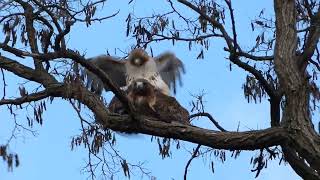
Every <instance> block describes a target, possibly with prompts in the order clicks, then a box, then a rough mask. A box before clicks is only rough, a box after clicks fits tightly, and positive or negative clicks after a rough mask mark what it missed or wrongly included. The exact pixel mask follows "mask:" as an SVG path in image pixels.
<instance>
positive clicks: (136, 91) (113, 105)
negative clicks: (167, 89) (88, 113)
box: [108, 79, 190, 124]
mask: <svg viewBox="0 0 320 180" xmlns="http://www.w3.org/2000/svg"><path fill="white" fill-rule="evenodd" d="M126 93H127V97H128V100H129V101H131V102H132V104H133V106H134V108H135V110H136V111H137V112H138V113H139V114H141V115H145V116H149V117H153V118H156V119H158V120H160V121H164V122H167V123H170V122H172V121H174V122H180V123H183V124H190V122H189V112H188V111H187V110H186V109H185V108H183V107H182V106H181V105H180V104H179V103H178V101H177V100H176V99H175V98H174V97H171V96H167V95H165V94H163V93H162V92H161V91H159V90H158V89H156V88H155V87H154V86H153V85H152V84H151V83H150V82H149V81H147V80H145V79H137V80H134V81H133V82H132V83H131V84H130V85H129V87H128V89H127V90H126ZM108 109H109V110H110V111H111V112H114V113H119V114H126V113H127V112H126V110H125V109H124V107H123V106H122V103H121V102H120V101H119V100H118V99H117V98H116V97H114V98H113V99H112V100H111V102H110V104H109V106H108Z"/></svg>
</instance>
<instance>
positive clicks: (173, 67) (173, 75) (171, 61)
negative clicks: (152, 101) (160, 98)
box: [154, 52, 185, 93]
mask: <svg viewBox="0 0 320 180" xmlns="http://www.w3.org/2000/svg"><path fill="white" fill-rule="evenodd" d="M154 59H155V60H156V64H157V68H158V71H159V73H160V75H161V78H162V79H163V80H164V82H165V83H166V84H167V85H168V86H169V88H170V89H173V92H174V93H176V81H177V80H178V81H179V84H180V86H182V81H181V73H185V69H184V65H183V63H182V61H181V60H180V59H178V58H177V57H176V56H175V55H174V54H173V53H170V52H166V53H163V54H160V55H159V56H157V57H155V58H154Z"/></svg>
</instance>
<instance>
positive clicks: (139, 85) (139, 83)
mask: <svg viewBox="0 0 320 180" xmlns="http://www.w3.org/2000/svg"><path fill="white" fill-rule="evenodd" d="M136 88H137V89H139V90H140V89H143V82H136Z"/></svg>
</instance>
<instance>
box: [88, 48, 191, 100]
mask: <svg viewBox="0 0 320 180" xmlns="http://www.w3.org/2000/svg"><path fill="white" fill-rule="evenodd" d="M89 60H90V61H91V62H93V63H94V64H95V65H96V66H98V67H99V68H100V69H102V70H103V71H104V72H105V73H106V74H107V75H108V76H109V77H110V79H111V80H112V81H113V82H114V83H116V84H117V85H118V86H119V87H121V88H122V89H124V90H125V89H127V88H128V86H129V85H130V84H131V83H132V82H133V81H134V80H136V79H145V80H147V81H148V82H149V83H151V85H153V86H154V87H155V88H156V89H157V90H159V91H161V92H162V93H163V94H166V95H170V89H172V90H173V91H174V93H176V83H177V81H179V83H180V85H182V82H181V74H182V73H185V69H184V66H183V63H182V62H181V60H179V59H178V58H177V57H176V56H175V55H174V54H173V53H170V52H166V53H163V54H160V55H159V56H157V57H151V56H149V55H148V54H147V52H146V51H145V50H143V49H140V48H138V49H134V50H132V51H131V52H130V54H129V56H128V58H127V59H123V60H121V59H119V58H115V57H112V56H106V55H103V56H97V57H94V58H90V59H89ZM87 86H88V87H90V88H91V90H92V91H94V92H96V93H97V94H101V93H102V90H103V88H104V89H105V90H106V91H108V90H109V89H108V87H104V86H103V83H102V82H101V80H100V79H99V78H98V77H97V76H96V75H94V74H93V73H92V72H89V71H87Z"/></svg>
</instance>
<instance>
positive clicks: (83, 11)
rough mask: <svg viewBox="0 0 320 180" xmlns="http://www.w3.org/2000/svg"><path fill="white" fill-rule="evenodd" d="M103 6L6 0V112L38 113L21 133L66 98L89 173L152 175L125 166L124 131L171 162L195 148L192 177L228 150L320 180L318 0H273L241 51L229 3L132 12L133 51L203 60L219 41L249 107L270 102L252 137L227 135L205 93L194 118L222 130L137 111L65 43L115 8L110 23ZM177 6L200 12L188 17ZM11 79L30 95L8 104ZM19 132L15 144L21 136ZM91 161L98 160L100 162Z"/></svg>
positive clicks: (0, 63) (2, 65)
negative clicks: (119, 141) (147, 139)
mask: <svg viewBox="0 0 320 180" xmlns="http://www.w3.org/2000/svg"><path fill="white" fill-rule="evenodd" d="M105 1H106V0H98V1H88V2H84V1H71V0H62V1H57V0H4V1H1V2H0V25H1V27H2V34H3V35H2V36H1V38H2V39H0V41H1V43H0V50H1V51H0V53H1V54H0V70H1V83H3V87H4V88H3V89H1V94H2V97H1V100H0V105H1V106H6V107H7V109H8V111H9V112H10V113H11V114H12V117H13V119H15V116H16V113H15V112H16V111H18V109H22V110H25V111H29V112H30V111H31V112H32V111H33V113H32V116H31V115H30V114H31V113H29V115H28V116H27V117H26V121H27V122H28V125H29V126H28V127H25V126H22V125H21V124H18V123H16V126H15V127H16V128H24V129H26V130H28V131H30V132H31V133H33V130H32V126H33V124H34V123H39V124H42V122H43V119H42V114H43V113H44V112H45V111H46V109H47V108H49V106H48V105H47V103H48V102H50V101H51V102H52V101H54V100H55V99H56V98H62V99H63V100H65V101H68V102H70V104H71V105H72V107H73V108H74V110H76V112H77V114H78V115H79V119H80V122H81V126H82V130H83V133H82V134H81V135H79V136H78V137H74V138H73V140H72V142H71V144H72V148H73V147H75V146H79V145H84V146H85V147H86V148H87V149H88V155H89V162H88V164H87V170H88V171H89V172H90V174H91V176H92V178H94V177H95V171H96V167H97V166H102V168H101V169H102V171H103V172H102V173H103V174H104V175H106V176H113V174H115V173H117V172H118V169H119V168H120V169H122V170H123V172H124V174H125V175H126V176H128V177H130V175H131V171H133V169H138V170H139V171H141V172H142V173H144V174H146V175H147V174H148V172H147V171H146V170H145V169H144V168H143V164H131V163H130V162H127V161H126V160H125V159H124V158H123V157H121V155H120V154H118V151H117V150H115V149H114V144H115V143H116V138H115V135H114V132H115V131H121V132H134V133H143V134H148V135H152V136H154V137H157V138H155V139H156V140H157V143H158V144H159V150H160V152H161V155H162V156H163V157H166V156H169V154H170V145H171V146H172V144H175V145H176V146H177V148H178V147H179V141H178V140H183V141H188V142H192V143H195V144H198V147H197V148H196V149H195V150H194V152H193V155H192V157H191V158H190V160H189V161H188V163H187V164H186V169H185V170H186V171H185V174H184V178H185V179H186V178H187V170H188V167H189V165H190V163H191V162H192V159H194V158H196V157H198V156H199V154H201V153H205V152H214V154H215V155H216V156H218V157H220V158H221V159H222V160H224V159H225V151H224V150H228V151H232V156H235V157H236V156H238V155H239V154H240V151H241V150H259V152H260V153H259V155H258V156H257V157H253V159H252V162H251V163H253V164H254V165H255V167H256V168H255V169H254V170H253V171H254V172H255V173H256V175H257V176H258V175H259V173H260V171H261V170H262V169H263V168H264V167H265V165H266V163H267V161H268V160H271V159H275V158H279V159H280V161H281V160H285V161H287V162H288V163H289V164H290V165H291V167H292V168H293V169H294V170H295V172H296V173H297V174H298V175H299V176H301V177H302V178H303V179H310V180H311V179H320V137H319V133H318V132H317V130H316V129H317V128H318V124H313V123H312V113H313V112H315V111H316V110H318V104H319V102H318V101H319V99H320V93H319V88H318V85H319V81H318V80H317V77H318V73H319V71H320V53H319V37H320V4H319V1H318V0H274V14H275V16H274V17H272V18H266V17H265V16H264V11H263V10H262V11H261V13H260V14H259V15H257V18H256V19H253V20H252V22H251V26H252V31H254V32H259V35H258V36H257V38H256V42H254V44H255V45H254V46H253V47H252V48H250V49H243V48H242V45H241V42H240V41H238V38H237V33H241V32H237V17H236V16H235V14H234V11H236V10H237V7H234V6H233V4H232V1H231V0H224V1H223V0H221V1H215V0H189V1H187V0H177V1H173V0H167V5H168V7H169V8H170V9H171V10H170V11H168V12H164V13H163V12H162V13H160V14H153V15H152V16H149V17H136V16H135V14H129V15H128V17H127V19H126V22H124V27H123V28H126V29H127V36H131V37H134V38H135V40H136V47H142V48H147V47H150V46H155V45H156V42H159V41H172V43H173V44H177V43H187V44H188V46H189V50H190V51H192V50H194V48H193V47H195V46H197V47H200V49H202V50H201V51H200V52H199V54H198V57H197V58H198V59H199V58H203V57H204V56H205V53H206V51H207V50H208V48H209V47H210V41H212V39H217V38H218V39H222V40H223V41H224V42H225V47H219V48H221V50H222V51H226V52H228V55H229V56H228V57H227V58H226V59H227V60H228V61H229V62H230V70H232V68H233V66H234V65H236V66H237V67H239V68H241V69H243V70H244V71H246V72H247V78H246V81H245V82H244V83H243V89H244V92H243V93H244V95H245V97H246V99H247V100H248V102H254V103H259V102H261V101H262V100H264V99H267V100H268V101H269V102H270V108H269V111H270V117H271V119H270V127H269V128H267V129H263V130H253V131H246V132H228V131H226V130H225V129H224V128H223V127H221V126H220V125H219V124H218V121H216V120H215V119H214V118H213V117H212V116H211V115H210V114H208V113H206V112H204V111H203V110H202V108H201V102H202V101H201V100H202V99H201V96H199V97H198V100H197V102H195V103H194V109H196V111H198V112H197V113H196V114H193V115H191V117H190V118H191V119H192V118H195V117H200V116H205V117H207V118H209V119H210V120H211V121H212V122H213V124H214V125H216V127H217V128H218V129H219V131H215V130H210V129H203V128H199V127H196V126H190V125H184V124H179V123H165V122H160V121H154V120H153V119H152V118H150V117H142V116H140V115H139V114H138V113H136V112H135V111H134V110H133V108H132V105H131V103H130V102H129V101H128V99H127V98H126V96H125V95H124V94H123V92H122V91H121V90H120V89H119V87H117V86H115V84H114V83H113V82H112V81H111V80H110V78H108V76H107V75H106V74H105V73H104V72H103V71H102V70H100V69H99V68H97V67H96V66H94V65H93V64H91V63H90V62H89V61H87V60H86V59H85V58H84V52H79V51H77V50H76V49H74V48H73V47H68V44H67V43H66V37H68V33H69V32H70V30H71V29H72V28H73V27H74V25H75V24H80V25H81V24H82V25H83V26H90V25H91V24H92V23H95V22H97V21H98V22H102V21H108V19H109V18H113V17H114V16H116V15H117V13H118V12H110V15H108V16H106V17H97V15H96V14H97V13H96V12H97V11H98V10H97V9H98V8H100V9H101V8H102V7H104V6H108V3H107V2H105ZM130 3H132V1H129V4H130ZM178 6H179V7H181V6H183V7H184V8H186V9H188V11H190V12H192V13H193V14H196V16H192V17H189V16H188V15H186V14H184V13H183V11H180V9H179V8H178ZM177 17H178V18H177ZM176 24H182V25H183V27H184V28H183V29H179V28H177V27H176ZM227 25H228V26H227ZM179 27H180V26H179ZM229 27H230V28H229ZM245 33H248V32H245ZM119 48H121V47H119ZM151 51H152V49H151ZM80 65H81V66H80ZM82 67H85V68H87V69H88V70H90V71H91V72H93V73H94V74H96V75H97V76H98V77H99V78H100V79H101V80H102V81H103V83H104V84H105V86H108V87H110V89H111V91H112V92H113V93H114V94H115V96H116V97H117V98H118V99H119V100H120V101H121V102H122V103H123V104H124V105H125V107H126V108H127V110H128V112H129V115H128V116H125V115H116V114H112V113H110V112H109V111H108V110H107V108H106V102H105V101H104V99H103V97H100V96H98V95H97V94H94V93H92V92H90V91H89V90H88V89H87V88H86V87H85V77H83V76H82V73H81V68H82ZM9 73H13V74H14V75H16V76H17V77H16V78H20V79H22V80H24V81H26V82H27V83H32V86H31V87H33V89H30V88H29V87H30V86H28V88H26V87H25V86H23V85H20V86H19V92H20V97H17V98H15V99H11V98H8V96H7V94H8V92H7V88H8V87H7V83H6V75H7V74H9ZM84 107H87V108H88V109H90V110H91V111H92V113H93V115H94V117H95V119H96V120H97V121H94V120H91V121H89V120H86V118H84V117H83V116H82V110H83V109H84ZM12 133H13V134H12V137H11V138H10V139H12V138H14V132H12ZM160 137H161V138H160ZM9 145H10V140H9V141H8V142H7V143H6V144H2V145H1V146H0V156H2V158H3V159H4V160H5V162H6V163H7V164H8V167H9V168H10V169H12V168H13V167H15V166H18V165H19V158H18V155H17V154H15V152H9V151H8V147H9ZM200 149H205V150H203V151H200ZM17 153H18V152H17ZM93 159H96V161H98V163H93ZM111 164H112V165H111Z"/></svg>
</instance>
